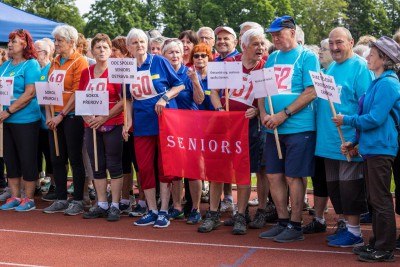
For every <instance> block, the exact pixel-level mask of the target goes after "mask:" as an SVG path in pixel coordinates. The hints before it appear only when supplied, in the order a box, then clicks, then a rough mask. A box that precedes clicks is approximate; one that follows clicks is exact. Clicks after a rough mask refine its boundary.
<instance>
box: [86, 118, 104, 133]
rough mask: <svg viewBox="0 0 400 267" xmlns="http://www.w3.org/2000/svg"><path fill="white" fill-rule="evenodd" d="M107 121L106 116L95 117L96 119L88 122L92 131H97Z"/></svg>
mask: <svg viewBox="0 0 400 267" xmlns="http://www.w3.org/2000/svg"><path fill="white" fill-rule="evenodd" d="M107 120H108V116H97V117H92V119H91V120H90V121H89V123H88V124H89V127H90V128H92V129H96V130H97V129H98V128H100V127H101V126H102V125H103V124H104V123H105V122H106V121H107Z"/></svg>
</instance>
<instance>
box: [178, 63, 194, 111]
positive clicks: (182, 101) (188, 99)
mask: <svg viewBox="0 0 400 267" xmlns="http://www.w3.org/2000/svg"><path fill="white" fill-rule="evenodd" d="M188 69H189V68H188V67H186V66H185V65H183V64H182V66H181V67H180V68H179V70H178V72H177V74H178V77H179V78H180V79H181V80H182V82H183V84H184V85H185V88H184V89H183V90H182V91H180V92H179V94H178V95H177V96H176V98H175V99H176V103H177V104H178V108H179V109H191V110H198V109H199V108H198V107H197V105H196V103H195V102H194V101H193V84H192V81H191V80H190V78H189V77H188V76H187V75H186V72H187V71H188ZM199 80H200V77H199Z"/></svg>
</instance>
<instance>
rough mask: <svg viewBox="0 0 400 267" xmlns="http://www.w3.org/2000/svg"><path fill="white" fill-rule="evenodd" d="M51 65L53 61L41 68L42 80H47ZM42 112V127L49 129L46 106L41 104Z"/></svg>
mask: <svg viewBox="0 0 400 267" xmlns="http://www.w3.org/2000/svg"><path fill="white" fill-rule="evenodd" d="M50 65H51V62H49V64H47V65H46V66H45V67H44V68H43V69H41V71H40V81H41V82H46V81H47V77H48V74H49V70H50ZM36 90H37V88H36ZM40 112H41V115H42V117H41V124H40V128H42V129H46V130H47V129H48V128H47V125H46V108H45V107H44V106H40Z"/></svg>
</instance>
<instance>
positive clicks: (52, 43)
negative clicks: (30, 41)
mask: <svg viewBox="0 0 400 267" xmlns="http://www.w3.org/2000/svg"><path fill="white" fill-rule="evenodd" d="M42 41H44V42H46V43H47V44H48V45H49V47H50V51H51V50H53V51H54V50H55V46H54V42H53V40H51V39H50V38H43V39H42Z"/></svg>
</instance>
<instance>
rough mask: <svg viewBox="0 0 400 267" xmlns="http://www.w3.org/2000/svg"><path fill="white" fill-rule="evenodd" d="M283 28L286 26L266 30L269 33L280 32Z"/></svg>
mask: <svg viewBox="0 0 400 267" xmlns="http://www.w3.org/2000/svg"><path fill="white" fill-rule="evenodd" d="M283 28H284V27H276V28H269V29H267V30H266V31H265V32H268V33H270V32H279V31H281V30H283Z"/></svg>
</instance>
